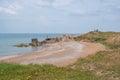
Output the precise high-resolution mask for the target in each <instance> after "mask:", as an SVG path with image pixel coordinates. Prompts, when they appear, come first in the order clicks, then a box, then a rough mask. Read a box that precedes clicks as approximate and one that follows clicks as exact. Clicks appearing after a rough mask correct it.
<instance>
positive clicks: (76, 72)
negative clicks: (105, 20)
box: [0, 31, 120, 80]
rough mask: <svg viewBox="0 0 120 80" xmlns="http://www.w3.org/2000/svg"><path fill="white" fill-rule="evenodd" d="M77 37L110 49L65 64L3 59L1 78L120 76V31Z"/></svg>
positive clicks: (118, 79)
mask: <svg viewBox="0 0 120 80" xmlns="http://www.w3.org/2000/svg"><path fill="white" fill-rule="evenodd" d="M75 40H76V41H87V42H95V43H96V42H97V43H101V44H104V45H105V46H106V47H107V48H108V49H107V50H105V51H100V52H97V53H96V54H95V55H90V56H88V57H87V58H80V59H79V60H78V61H77V62H76V63H74V64H72V65H69V66H67V67H64V68H63V67H56V66H53V65H32V64H30V65H19V64H9V63H0V80H120V62H119V61H120V33H117V32H99V31H97V32H96V31H93V32H89V33H86V34H83V35H81V36H78V37H76V38H75Z"/></svg>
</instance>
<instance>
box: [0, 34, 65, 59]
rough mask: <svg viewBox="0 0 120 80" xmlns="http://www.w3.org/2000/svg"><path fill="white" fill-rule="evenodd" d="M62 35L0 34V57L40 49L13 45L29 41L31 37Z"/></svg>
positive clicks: (43, 37) (42, 38)
mask: <svg viewBox="0 0 120 80" xmlns="http://www.w3.org/2000/svg"><path fill="white" fill-rule="evenodd" d="M62 35H63V34H0V57H3V56H9V55H17V54H23V53H27V52H31V51H36V50H38V49H41V48H42V47H37V48H34V47H27V48H18V47H14V46H13V45H16V44H19V43H29V42H31V39H32V38H38V40H39V41H42V40H44V39H46V38H47V37H57V36H62Z"/></svg>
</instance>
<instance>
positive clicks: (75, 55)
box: [0, 41, 105, 67]
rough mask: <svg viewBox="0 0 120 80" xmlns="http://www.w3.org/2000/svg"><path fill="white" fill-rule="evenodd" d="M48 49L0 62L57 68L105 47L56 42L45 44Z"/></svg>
mask: <svg viewBox="0 0 120 80" xmlns="http://www.w3.org/2000/svg"><path fill="white" fill-rule="evenodd" d="M47 46H48V47H46V48H43V49H41V50H37V51H34V52H30V53H25V54H20V55H13V56H6V57H1V58H0V62H10V63H20V64H25V65H26V64H53V65H55V66H59V67H65V66H67V65H70V64H73V63H75V62H76V61H77V60H78V59H79V58H84V57H87V56H88V55H92V54H95V53H96V52H98V51H101V50H105V46H103V45H102V44H99V43H90V42H76V41H69V42H58V43H52V44H47Z"/></svg>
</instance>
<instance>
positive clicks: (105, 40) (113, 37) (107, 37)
mask: <svg viewBox="0 0 120 80" xmlns="http://www.w3.org/2000/svg"><path fill="white" fill-rule="evenodd" d="M75 40H76V41H81V40H82V41H88V42H98V43H101V44H104V45H106V46H107V47H109V48H110V49H118V48H120V32H89V33H86V34H83V35H81V36H78V37H76V38H75Z"/></svg>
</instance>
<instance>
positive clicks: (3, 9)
mask: <svg viewBox="0 0 120 80" xmlns="http://www.w3.org/2000/svg"><path fill="white" fill-rule="evenodd" d="M0 12H4V13H7V14H11V15H15V14H16V13H17V12H16V11H15V10H12V9H9V8H3V7H0Z"/></svg>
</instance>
